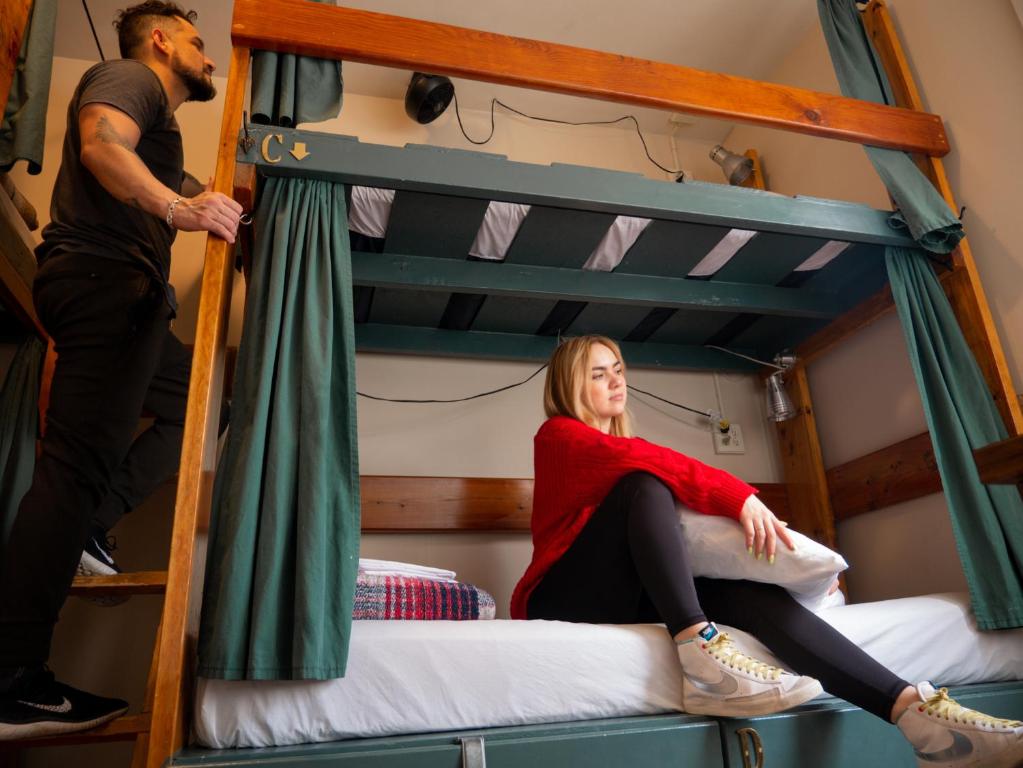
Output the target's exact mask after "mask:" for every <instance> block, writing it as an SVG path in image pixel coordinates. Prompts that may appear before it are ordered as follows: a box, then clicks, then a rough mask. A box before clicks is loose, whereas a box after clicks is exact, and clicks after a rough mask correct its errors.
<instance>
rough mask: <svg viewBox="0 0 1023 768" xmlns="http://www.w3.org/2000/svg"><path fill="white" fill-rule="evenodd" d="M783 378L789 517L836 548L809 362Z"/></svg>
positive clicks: (757, 182)
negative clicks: (788, 412)
mask: <svg viewBox="0 0 1023 768" xmlns="http://www.w3.org/2000/svg"><path fill="white" fill-rule="evenodd" d="M743 154H744V155H745V156H746V157H748V158H749V159H750V160H752V161H753V173H752V174H750V177H749V178H748V179H747V180H746V182H745V183H744V184H743V186H745V187H752V188H753V189H767V186H766V184H765V182H764V169H763V167H762V166H761V164H760V156H759V155H758V154H757V151H756V150H755V149H747V150H746V151H745V152H744V153H743ZM771 373H774V371H773V370H769V371H765V372H764V375H765V376H767V375H770V374H771ZM783 379H784V380H785V387H786V391H787V392H788V395H789V398H791V400H792V404H793V405H794V406H795V407H796V416H794V417H793V418H791V419H789V420H788V421H779V422H776V423H775V433H776V434H777V436H778V451H779V453H780V454H781V459H782V474H783V478H782V479H783V480H784V483H785V487H786V488H787V489H788V494H789V514H788V518H787V520H788V522H789V523H790V524H791V525H792V527H793V528H795V529H796V530H798V531H799V532H800V533H805V534H806V535H807V536H810V537H811V538H813V539H816V540H817V541H819V542H820V543H821V544H824V545H826V546H828V547H831V548H832V549H834V547H835V517H834V514H833V513H832V510H831V494H830V493H828V480H827V474H826V473H825V471H824V457H823V456H822V454H821V444H820V439H819V438H818V436H817V419H816V417H815V416H814V415H813V402H812V401H811V399H810V383H809V381H808V380H807V377H806V365H805V364H804V363H803V361H802V360H799V361H797V363H796V365H795V367H793V368H792V369H790V370H789V371H787V372H786V373H785V374H784V376H783ZM843 586H844V584H843Z"/></svg>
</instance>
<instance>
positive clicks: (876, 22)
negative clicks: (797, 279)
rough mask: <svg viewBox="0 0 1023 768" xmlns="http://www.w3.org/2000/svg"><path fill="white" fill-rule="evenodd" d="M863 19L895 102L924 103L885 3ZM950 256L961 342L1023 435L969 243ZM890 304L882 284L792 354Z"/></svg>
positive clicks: (814, 350) (1009, 423) (947, 191)
mask: <svg viewBox="0 0 1023 768" xmlns="http://www.w3.org/2000/svg"><path fill="white" fill-rule="evenodd" d="M862 18H863V23H864V26H865V27H866V29H867V34H868V35H869V36H870V39H871V41H872V42H873V44H874V48H875V50H877V52H878V55H879V57H880V58H881V61H882V63H883V65H884V68H885V71H886V72H887V74H888V79H889V81H890V82H891V84H892V89H893V91H894V93H895V97H896V101H897V103H898V104H899V105H900V106H904V107H908V108H910V109H917V108H919V107H920V106H921V105H922V103H923V102H922V100H921V98H920V93H919V91H918V90H917V87H916V82H915V81H914V79H913V75H912V72H911V71H910V68H909V63H908V61H907V59H906V56H905V53H904V51H903V49H902V44H901V43H900V42H899V37H898V34H897V33H896V31H895V25H894V24H893V23H892V19H891V16H890V14H889V13H888V8H887V6H886V5H885V3H884V2H882V0H871V3H870V4H869V5H868V6H867V8H866V10H865V11H864V12H863V15H862ZM914 159H915V160H916V162H917V165H918V166H920V168H921V170H923V172H924V174H925V175H926V176H927V177H928V178H929V179H930V180H931V182H932V183H933V184H934V185H935V187H937V189H938V191H939V192H940V193H941V195H942V197H944V198H945V202H947V203H948V205H949V207H950V208H951V209H952V210H953V211H957V210H959V209H958V207H957V204H956V200H955V197H954V195H953V194H952V188H951V186H950V185H949V183H948V177H947V176H946V174H945V166H944V163H942V161H941V160H940V159H939V158H937V157H926V156H924V157H920V156H917V157H915V158H914ZM952 257H953V269H952V270H951V271H950V272H946V273H944V274H942V275H941V280H942V284H943V286H944V288H945V293H946V294H947V295H948V298H949V302H950V303H951V305H952V309H953V311H954V312H955V315H956V318H957V319H958V321H959V326H960V328H962V329H963V335H964V336H965V337H966V342H967V344H969V346H970V349H971V350H972V351H973V355H974V357H975V358H976V360H977V363H978V365H980V369H981V371H982V372H983V374H984V378H985V380H986V381H987V384H988V388H989V389H990V391H991V395H992V397H993V398H994V400H995V404H996V405H997V406H998V410H999V413H1001V415H1002V420H1003V421H1004V422H1005V425H1006V428H1007V429H1008V432H1009V435H1010V436H1015V435H1020V434H1023V409H1021V407H1020V402H1019V397H1018V396H1017V394H1016V390H1015V387H1014V385H1013V382H1012V376H1011V374H1010V373H1009V367H1008V364H1007V362H1006V359H1005V351H1004V350H1003V348H1002V343H1001V340H1000V339H999V337H998V330H997V328H996V327H995V324H994V320H993V318H992V316H991V309H990V307H989V305H988V302H987V297H986V296H985V294H984V289H983V287H982V285H981V282H980V275H979V273H978V272H977V265H976V262H975V261H974V259H973V253H972V250H971V249H970V244H969V242H968V241H967V240H966V239H965V238H964V239H963V240H962V241H960V243H959V247H958V248H957V249H956V250H955V251H954V253H953V255H952ZM893 308H894V304H893V303H892V296H891V290H890V289H889V288H888V287H887V286H886V287H885V288H884V289H883V290H882V291H880V292H879V293H878V294H877V295H875V296H874V297H872V298H870V299H868V300H867V301H866V302H864V303H863V304H861V305H860V306H858V307H856V308H854V309H852V310H850V311H849V312H848V313H847V315H845V316H843V317H840V318H839V319H838V320H837V321H835V322H834V323H832V324H831V325H830V326H828V327H827V328H825V329H824V330H822V331H820V332H819V333H817V334H815V335H814V336H812V337H811V338H810V339H808V340H807V341H805V342H803V344H801V345H799V347H797V349H796V354H797V355H798V356H799V357H800V359H801V360H802V361H803V362H804V363H805V362H806V361H808V360H810V359H812V358H814V357H817V356H818V355H820V354H822V353H824V352H826V351H827V350H828V349H830V348H831V347H832V346H834V345H835V344H836V343H838V342H839V341H841V340H842V339H844V338H846V337H847V336H849V335H850V334H851V333H854V332H855V331H857V330H858V329H860V328H863V327H865V326H867V325H869V324H870V323H872V322H874V321H875V320H877V319H879V318H881V317H883V316H885V315H886V314H888V312H889V311H891V310H892V309H893Z"/></svg>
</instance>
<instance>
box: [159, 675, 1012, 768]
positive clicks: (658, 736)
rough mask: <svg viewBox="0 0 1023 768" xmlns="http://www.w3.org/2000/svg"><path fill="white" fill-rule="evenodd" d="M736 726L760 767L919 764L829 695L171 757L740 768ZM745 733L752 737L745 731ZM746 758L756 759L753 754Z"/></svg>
mask: <svg viewBox="0 0 1023 768" xmlns="http://www.w3.org/2000/svg"><path fill="white" fill-rule="evenodd" d="M950 693H951V694H952V696H953V697H955V698H956V699H957V700H958V701H960V702H961V703H962V704H964V705H965V706H967V707H970V708H971V709H978V710H981V711H983V712H988V713H990V714H994V715H998V716H1001V717H1009V718H1016V719H1023V682H1012V683H984V684H980V685H968V686H959V687H953V688H951V689H950ZM743 729H753V730H755V731H756V735H757V737H758V738H759V741H760V744H761V745H762V747H763V764H762V765H763V766H764V768H824V767H825V766H826V767H827V768H864V766H878V767H879V768H915V766H916V761H915V759H914V757H913V752H912V750H911V749H910V747H909V746H908V745H907V744H906V742H905V741H904V740H903V739H902V736H901V735H900V734H899V732H898V731H897V730H896V729H895V728H894V727H892V726H890V725H887V724H886V723H883V722H881V721H880V720H878V719H877V718H876V717H874V716H873V715H870V714H867V713H866V712H864V711H863V710H862V709H858V708H857V707H854V706H852V705H851V704H849V703H847V702H845V701H842V700H841V699H835V698H822V699H817V700H814V701H813V702H810V703H809V704H806V705H804V706H802V707H798V708H797V709H794V710H791V711H789V712H783V713H780V714H777V715H769V716H766V717H754V718H748V719H727V718H721V719H713V718H706V717H698V716H691V715H681V714H675V715H651V716H645V717H626V718H618V719H613V720H587V721H580V722H571V723H552V724H545V725H527V726H518V727H513V728H490V729H484V730H474V731H452V732H445V733H433V734H422V735H412V736H392V737H384V738H374V739H351V740H347V741H338V742H331V743H326V744H307V745H301V746H295V747H272V748H267V749H228V750H209V749H197V748H189V749H186V750H183V751H182V752H181V753H179V754H178V755H175V756H174V757H173V758H172V759H171V761H170V762H169V765H170V766H174V767H175V768H177V767H178V766H181V767H182V768H183V767H184V766H205V767H206V768H228V766H231V767H232V768H240V767H241V766H249V765H253V766H254V765H258V766H264V767H265V766H280V768H328V767H329V766H341V767H342V768H347V767H349V766H350V767H351V768H355V767H356V766H358V768H461V766H462V747H461V739H462V738H463V737H472V736H482V737H483V742H484V745H485V753H486V765H487V768H523V767H525V766H530V767H532V766H536V767H537V768H576V767H578V768H745V766H746V765H747V764H746V763H744V762H743V756H742V748H741V742H740V738H739V732H740V731H741V730H743ZM743 740H744V741H745V743H746V744H747V746H749V745H750V744H751V736H750V735H748V734H746V735H744V736H743ZM748 765H750V766H755V765H757V763H756V762H755V758H752V757H751V759H750V762H749V763H748Z"/></svg>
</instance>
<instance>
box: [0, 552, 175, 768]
mask: <svg viewBox="0 0 1023 768" xmlns="http://www.w3.org/2000/svg"><path fill="white" fill-rule="evenodd" d="M166 588H167V571H138V572H135V573H120V574H117V575H115V576H78V577H76V578H75V580H74V583H73V584H72V586H71V595H73V596H76V597H85V598H92V597H116V596H125V595H153V594H164V592H165V591H166ZM159 636H160V630H159V629H157V640H159ZM158 645H159V642H157V647H158ZM157 661H158V659H157V656H156V654H155V653H154V655H153V660H152V663H151V664H150V667H149V677H148V680H147V682H146V693H145V699H144V703H143V706H142V712H141V713H139V714H126V715H122V716H121V717H118V718H116V719H114V720H111V721H110V722H109V723H106V724H105V725H103V726H100V727H99V728H93V729H91V730H87V731H79V732H77V733H68V734H64V735H60V736H46V737H39V738H33V739H21V740H18V741H8V742H0V750H2V752H3V753H4V754H5V755H8V756H9V755H10V754H11V753H12V752H14V751H17V750H20V749H25V748H28V747H44V746H71V745H75V744H95V743H101V742H109V741H134V742H135V747H134V751H133V754H132V762H131V766H132V768H142V766H145V765H146V757H147V752H148V747H149V731H150V725H151V722H152V709H153V695H154V691H155V683H156V670H157V667H158V663H157ZM2 765H5V763H4V762H3V758H2V757H0V766H2Z"/></svg>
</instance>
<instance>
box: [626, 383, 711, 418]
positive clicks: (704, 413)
mask: <svg viewBox="0 0 1023 768" xmlns="http://www.w3.org/2000/svg"><path fill="white" fill-rule="evenodd" d="M626 386H627V387H628V388H629V389H631V390H632V391H633V392H639V393H640V394H641V395H646V396H647V397H652V398H653V399H654V400H660V401H661V402H662V403H667V404H668V405H674V406H675V407H676V408H681V409H682V410H684V411H689V412H690V413H696V414H699V415H700V416H706V417H707V418H708V419H712V420H716V419H714V412H713V411H698V410H696V409H695V408H690V407H689V406H688V405H682V403H674V402H672V401H671V400H665V399H664V398H663V397H660V396H659V395H655V394H654V393H653V392H647V391H646V390H643V389H640V388H639V387H634V386H632V385H631V384H627V385H626Z"/></svg>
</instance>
